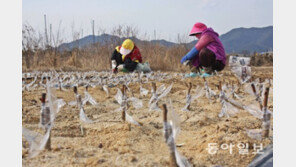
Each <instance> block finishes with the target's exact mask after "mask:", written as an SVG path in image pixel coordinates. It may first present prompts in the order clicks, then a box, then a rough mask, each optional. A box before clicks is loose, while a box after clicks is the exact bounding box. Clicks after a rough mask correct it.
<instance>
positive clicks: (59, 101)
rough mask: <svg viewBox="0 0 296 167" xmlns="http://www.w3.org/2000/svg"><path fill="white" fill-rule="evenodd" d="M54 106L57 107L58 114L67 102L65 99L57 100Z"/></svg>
mask: <svg viewBox="0 0 296 167" xmlns="http://www.w3.org/2000/svg"><path fill="white" fill-rule="evenodd" d="M54 105H56V106H57V113H58V112H59V111H60V109H61V108H62V107H63V106H64V105H66V102H65V101H64V100H63V99H57V100H56V101H54Z"/></svg>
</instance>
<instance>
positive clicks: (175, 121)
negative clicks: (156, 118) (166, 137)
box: [168, 100, 181, 139]
mask: <svg viewBox="0 0 296 167" xmlns="http://www.w3.org/2000/svg"><path fill="white" fill-rule="evenodd" d="M168 107H169V108H168V109H169V111H170V112H168V119H169V120H171V125H172V128H173V137H174V139H176V137H177V135H178V134H179V133H180V124H181V121H180V117H179V114H178V113H177V112H176V111H175V110H174V107H173V105H172V101H171V100H169V106H168Z"/></svg>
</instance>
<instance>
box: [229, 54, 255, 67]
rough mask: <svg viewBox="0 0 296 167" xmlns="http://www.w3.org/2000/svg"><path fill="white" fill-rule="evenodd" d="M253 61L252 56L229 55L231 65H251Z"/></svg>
mask: <svg viewBox="0 0 296 167" xmlns="http://www.w3.org/2000/svg"><path fill="white" fill-rule="evenodd" d="M250 62H251V58H250V57H237V56H230V57H229V66H231V67H233V66H249V65H250Z"/></svg>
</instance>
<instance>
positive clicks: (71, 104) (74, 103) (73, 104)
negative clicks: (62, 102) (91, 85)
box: [68, 101, 77, 106]
mask: <svg viewBox="0 0 296 167" xmlns="http://www.w3.org/2000/svg"><path fill="white" fill-rule="evenodd" d="M76 104H77V101H70V102H69V103H68V105H70V106H75V105H76Z"/></svg>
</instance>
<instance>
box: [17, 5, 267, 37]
mask: <svg viewBox="0 0 296 167" xmlns="http://www.w3.org/2000/svg"><path fill="white" fill-rule="evenodd" d="M22 3H23V11H22V13H23V16H22V18H23V23H28V24H30V25H31V26H33V28H35V29H36V30H38V31H40V32H41V33H43V32H44V14H46V15H47V22H48V25H49V23H51V24H52V28H53V32H56V31H57V28H58V25H59V23H61V29H62V32H63V33H62V36H63V38H64V39H65V40H66V41H69V40H71V31H72V30H71V25H72V24H73V22H74V23H75V24H74V25H75V27H74V28H75V30H76V31H80V30H81V29H83V36H86V35H90V34H91V33H92V30H91V21H92V20H95V31H98V29H99V27H101V28H103V29H106V31H107V33H108V32H109V31H110V29H111V28H112V27H114V26H116V25H119V24H123V25H133V26H137V28H138V29H139V31H140V33H141V34H144V33H147V34H148V36H150V38H152V37H153V36H154V35H153V34H154V30H156V36H157V38H158V39H166V40H169V41H176V39H177V34H178V33H180V34H188V33H189V31H190V29H191V27H192V26H193V24H194V23H195V22H203V23H205V24H206V25H208V27H212V28H213V29H214V30H215V31H217V32H218V33H219V34H223V33H226V32H228V31H230V30H231V29H233V28H238V27H264V26H269V25H272V24H273V1H272V0H23V1H22ZM191 38H192V40H194V38H193V37H190V39H191Z"/></svg>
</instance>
